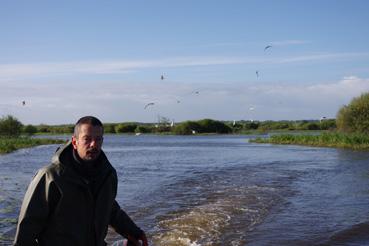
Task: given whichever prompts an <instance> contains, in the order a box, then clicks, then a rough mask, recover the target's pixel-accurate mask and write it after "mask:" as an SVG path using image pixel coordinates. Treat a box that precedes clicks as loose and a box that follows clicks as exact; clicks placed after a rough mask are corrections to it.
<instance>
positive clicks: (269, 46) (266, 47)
mask: <svg viewBox="0 0 369 246" xmlns="http://www.w3.org/2000/svg"><path fill="white" fill-rule="evenodd" d="M269 48H272V46H271V45H267V46H265V48H264V51H266V50H267V49H269Z"/></svg>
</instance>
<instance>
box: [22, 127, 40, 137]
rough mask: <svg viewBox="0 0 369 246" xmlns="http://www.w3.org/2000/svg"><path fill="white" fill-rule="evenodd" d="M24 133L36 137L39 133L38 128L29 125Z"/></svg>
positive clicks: (24, 129)
mask: <svg viewBox="0 0 369 246" xmlns="http://www.w3.org/2000/svg"><path fill="white" fill-rule="evenodd" d="M23 132H24V133H25V134H27V135H29V136H31V135H34V134H35V133H36V132H37V128H36V127H35V126H33V125H27V126H25V127H24V128H23Z"/></svg>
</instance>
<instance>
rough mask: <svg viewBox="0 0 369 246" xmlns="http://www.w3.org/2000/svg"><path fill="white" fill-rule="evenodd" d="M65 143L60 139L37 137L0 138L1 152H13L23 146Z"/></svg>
mask: <svg viewBox="0 0 369 246" xmlns="http://www.w3.org/2000/svg"><path fill="white" fill-rule="evenodd" d="M60 143H65V141H64V140H60V139H37V138H26V137H21V138H0V154H6V153H10V152H13V151H15V150H17V149H21V148H30V147H34V146H37V145H45V144H60Z"/></svg>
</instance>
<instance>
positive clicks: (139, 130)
mask: <svg viewBox="0 0 369 246" xmlns="http://www.w3.org/2000/svg"><path fill="white" fill-rule="evenodd" d="M135 132H136V133H151V132H152V127H149V126H137V127H136V129H135Z"/></svg>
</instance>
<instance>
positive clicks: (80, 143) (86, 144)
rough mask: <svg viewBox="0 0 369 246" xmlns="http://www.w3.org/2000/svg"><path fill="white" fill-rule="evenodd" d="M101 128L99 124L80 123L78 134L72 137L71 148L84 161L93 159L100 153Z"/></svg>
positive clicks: (101, 141)
mask: <svg viewBox="0 0 369 246" xmlns="http://www.w3.org/2000/svg"><path fill="white" fill-rule="evenodd" d="M102 143H103V129H102V127H100V126H92V125H90V124H82V125H81V126H80V128H79V134H78V136H73V137H72V144H73V148H74V149H75V150H76V151H77V153H78V155H79V157H80V158H81V159H82V160H84V161H94V160H96V159H97V157H98V156H99V155H100V152H101V146H102Z"/></svg>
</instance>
